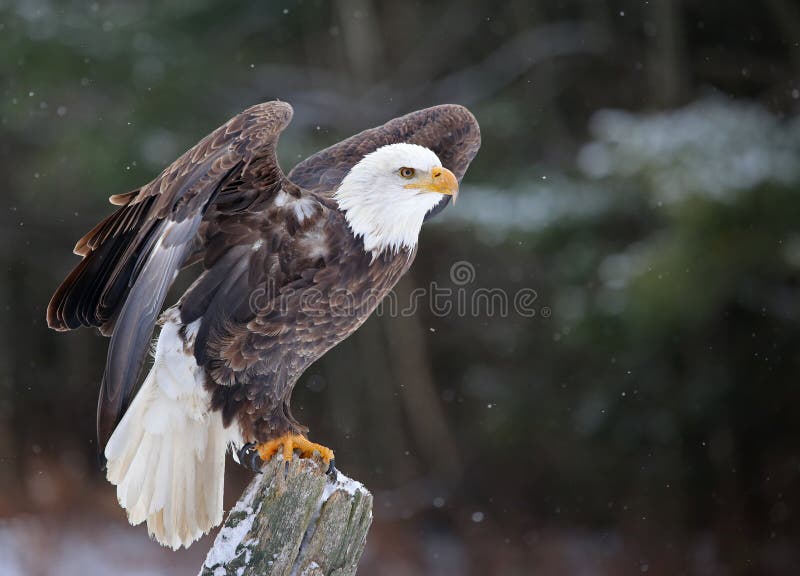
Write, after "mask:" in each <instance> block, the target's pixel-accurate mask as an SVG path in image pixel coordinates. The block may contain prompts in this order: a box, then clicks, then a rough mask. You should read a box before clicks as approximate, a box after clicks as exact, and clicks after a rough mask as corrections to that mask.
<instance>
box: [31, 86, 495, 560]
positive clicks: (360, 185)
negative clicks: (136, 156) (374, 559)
mask: <svg viewBox="0 0 800 576" xmlns="http://www.w3.org/2000/svg"><path fill="white" fill-rule="evenodd" d="M292 114H293V111H292V107H291V106H290V105H289V104H287V103H285V102H267V103H264V104H259V105H256V106H253V107H251V108H248V109H247V110H245V111H244V112H242V113H241V114H239V115H237V116H235V117H234V118H232V119H231V120H229V121H228V122H227V123H226V124H224V125H223V126H221V127H220V128H218V129H217V130H215V131H214V132H212V133H211V134H209V135H208V136H206V137H205V138H203V139H202V140H201V141H200V142H198V143H197V145H195V146H194V147H193V148H191V149H190V150H189V151H187V152H186V153H185V154H183V156H181V157H180V158H178V159H177V160H176V161H175V162H174V163H173V164H171V165H170V166H169V167H168V168H166V169H165V170H164V171H163V172H162V173H161V174H160V175H159V176H158V177H157V178H156V179H155V180H153V181H152V182H150V183H149V184H146V185H144V186H142V187H141V188H139V189H136V190H133V191H132V192H128V193H127V194H118V195H114V196H111V198H110V201H111V203H112V204H115V205H117V206H119V208H118V209H117V211H116V212H114V213H113V214H111V215H110V216H108V217H107V218H105V219H104V220H103V221H101V222H100V223H99V224H97V226H95V227H94V228H93V229H92V230H91V231H90V232H89V233H88V234H86V235H85V236H84V237H83V238H81V239H80V240H79V241H78V243H77V245H76V246H75V253H76V254H78V255H80V256H82V257H83V259H82V260H81V262H80V263H79V264H78V265H77V266H76V267H75V269H74V270H73V271H72V272H71V273H70V274H69V276H67V278H66V279H65V280H64V282H63V283H62V284H61V286H60V287H59V288H58V289H57V290H56V292H55V295H54V296H53V298H52V300H51V301H50V304H49V306H48V309H47V322H48V324H49V326H50V327H51V328H54V329H55V330H71V329H74V328H77V327H80V326H96V327H99V329H100V331H101V332H102V333H103V334H104V335H107V336H110V337H111V341H110V344H109V350H108V358H107V361H106V367H105V372H104V374H103V381H102V384H101V387H100V397H99V401H98V406H97V436H98V444H99V447H100V449H101V450H102V451H103V452H102V454H103V456H104V458H105V461H106V466H107V477H108V480H109V481H110V482H111V483H113V484H115V485H116V486H117V497H118V499H119V502H120V504H121V506H122V507H123V508H125V510H126V511H127V514H128V519H129V520H130V522H131V524H134V525H135V524H139V523H141V522H143V521H146V522H147V527H148V531H149V533H150V535H151V536H152V537H154V538H155V539H156V540H157V541H158V542H160V543H161V544H163V545H165V546H169V547H171V548H173V549H177V548H179V547H180V546H187V547H188V546H189V545H190V544H191V543H192V542H193V541H195V540H196V539H198V538H199V537H201V536H202V535H203V534H204V533H207V532H208V531H209V530H210V529H211V528H213V527H214V526H216V525H217V524H219V523H220V522H221V520H222V494H223V476H224V470H225V454H226V451H227V450H228V449H229V448H231V447H232V448H233V449H234V454H238V455H239V456H241V457H242V458H245V457H246V458H250V459H251V462H255V461H257V463H258V464H260V463H261V462H262V461H263V460H267V459H269V458H271V457H272V456H273V455H275V454H281V455H283V457H284V459H287V460H288V459H291V458H292V457H293V454H294V451H295V450H297V451H298V452H299V453H300V456H301V457H303V456H311V455H312V454H313V453H314V452H315V451H316V452H319V454H320V455H321V457H322V459H323V460H324V461H325V462H326V463H328V462H331V461H332V460H333V452H332V451H331V450H330V449H328V448H326V447H324V446H321V445H319V444H314V443H312V442H310V441H309V440H308V439H307V436H306V435H307V431H308V430H307V428H305V427H304V426H302V425H301V424H299V423H298V422H297V421H296V420H295V419H294V418H293V416H292V413H291V410H290V400H291V395H292V389H293V388H294V385H295V382H297V380H298V378H299V377H300V376H301V375H302V374H303V372H304V371H305V370H306V369H307V368H308V367H309V365H311V364H312V363H313V362H314V361H315V360H317V359H318V358H319V357H321V356H322V355H323V354H325V352H327V351H328V350H330V349H331V348H332V347H334V346H336V344H338V343H339V342H341V341H342V340H343V339H344V338H346V337H347V336H349V335H350V334H352V333H353V332H354V331H355V330H356V329H357V328H358V327H359V326H360V325H361V324H362V323H363V322H364V321H365V320H366V319H367V317H368V316H369V315H370V314H371V313H372V311H373V310H374V309H375V307H376V306H377V305H378V303H379V302H380V300H381V299H382V298H383V297H384V296H385V295H386V294H387V293H388V292H389V290H391V289H392V287H393V286H394V285H395V284H396V283H397V281H398V280H399V279H400V277H401V276H402V275H403V274H404V273H405V272H406V271H407V270H408V268H409V266H410V265H411V263H412V261H413V260H414V256H415V254H416V250H417V239H418V236H419V232H420V228H421V226H422V223H423V221H424V220H426V219H427V218H429V217H430V216H431V215H433V214H435V213H437V212H438V211H440V210H442V209H443V208H444V207H445V206H446V205H447V203H448V202H449V200H450V199H451V198H455V196H456V193H457V191H458V184H459V181H460V180H461V178H462V177H463V176H464V173H465V172H466V170H467V167H468V166H469V163H470V162H471V161H472V159H473V158H474V157H475V155H476V154H477V152H478V148H479V146H480V131H479V128H478V124H477V122H476V120H475V118H474V117H473V116H472V114H470V112H469V111H468V110H466V109H465V108H463V107H461V106H456V105H443V106H436V107H433V108H428V109H425V110H420V111H417V112H413V113H411V114H408V115H406V116H403V117H400V118H396V119H394V120H392V121H390V122H388V123H386V124H384V125H383V126H380V127H377V128H373V129H370V130H366V131H364V132H361V133H360V134H356V135H355V136H352V137H350V138H348V139H347V140H344V141H342V142H340V143H338V144H336V145H334V146H331V147H330V148H327V149H325V150H322V151H321V152H318V153H317V154H314V155H313V156H311V157H309V158H307V159H306V160H304V161H303V162H301V163H300V164H298V165H297V166H295V167H294V169H293V170H292V171H291V172H290V173H289V174H288V175H284V173H283V172H282V171H281V169H280V167H279V166H278V162H277V158H276V154H275V149H276V145H277V141H278V137H279V135H280V133H281V132H282V131H283V130H284V129H285V128H286V127H287V125H288V124H289V122H290V120H291V118H292ZM196 263H200V266H199V268H201V270H202V271H201V272H200V273H199V276H198V277H197V278H196V280H195V281H194V283H193V284H192V285H191V286H190V287H189V289H188V290H187V291H186V292H185V293H184V294H183V296H182V297H181V298H180V299H179V300H178V302H177V303H176V304H175V305H174V306H172V307H170V308H168V309H166V310H165V311H164V312H163V313H162V314H160V316H159V313H160V312H161V309H162V305H163V303H164V299H165V297H166V294H167V291H168V289H169V287H170V285H171V284H172V282H173V281H174V280H175V277H176V276H177V275H178V272H179V271H180V270H181V269H182V268H185V267H187V266H189V265H191V264H196ZM157 322H158V323H160V325H161V331H160V333H159V336H158V340H157V343H156V345H155V351H154V360H153V365H152V368H151V370H150V372H149V374H148V375H147V377H146V378H145V380H144V382H143V383H142V385H141V387H140V388H139V390H138V392H137V393H136V394H135V395H134V394H133V390H134V387H135V384H136V382H137V381H138V376H139V372H140V370H141V368H142V365H143V363H144V360H145V358H146V356H147V353H148V349H149V344H150V338H151V336H152V333H153V330H154V328H155V325H156V323H157Z"/></svg>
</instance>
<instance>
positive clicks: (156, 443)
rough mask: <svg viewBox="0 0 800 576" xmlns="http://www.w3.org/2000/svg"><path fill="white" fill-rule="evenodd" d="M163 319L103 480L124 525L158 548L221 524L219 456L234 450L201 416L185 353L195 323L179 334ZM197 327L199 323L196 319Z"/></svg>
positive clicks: (212, 416) (194, 369) (173, 320)
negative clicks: (142, 528) (142, 530)
mask: <svg viewBox="0 0 800 576" xmlns="http://www.w3.org/2000/svg"><path fill="white" fill-rule="evenodd" d="M165 318H166V321H165V323H164V327H163V328H162V330H161V334H160V335H159V338H158V344H157V346H156V353H155V362H154V364H153V368H152V370H151V371H150V374H149V375H148V376H147V378H146V379H145V381H144V383H143V384H142V387H141V389H140V390H139V392H138V393H137V395H136V397H135V398H134V400H133V402H132V403H131V405H130V407H129V408H128V411H127V412H126V413H125V416H124V417H123V418H122V420H121V421H120V423H119V425H118V426H117V428H116V430H114V434H112V436H111V439H110V440H109V441H108V444H107V445H106V449H105V456H106V459H107V461H108V472H107V477H108V480H109V481H110V482H111V483H112V484H115V485H116V486H117V499H118V500H119V503H120V505H121V506H122V507H123V508H125V510H126V511H127V513H128V520H129V521H130V523H131V524H134V525H135V524H140V523H141V522H144V521H145V520H146V521H147V529H148V532H149V533H150V535H151V536H152V537H154V538H155V539H156V540H158V542H160V543H161V544H163V545H164V546H169V547H170V548H172V549H177V548H179V547H181V546H186V547H188V546H189V545H190V544H191V543H192V542H194V541H195V540H197V539H198V538H200V537H201V536H202V535H203V534H206V533H207V532H208V531H209V530H210V529H211V528H213V527H214V526H216V525H217V524H219V523H220V522H221V521H222V494H223V480H224V476H225V453H226V451H227V449H228V445H229V444H238V443H239V442H240V441H239V439H238V438H237V436H238V434H237V433H236V431H235V429H236V428H237V427H236V426H232V427H231V428H230V429H226V428H225V427H224V426H223V424H222V415H221V414H220V413H219V412H213V411H211V410H209V394H208V392H207V391H206V390H205V389H204V388H203V382H204V375H203V373H202V369H201V368H200V367H199V366H198V365H197V363H196V362H195V359H194V355H193V354H192V352H191V345H192V344H193V340H194V331H195V329H196V327H197V326H196V324H194V323H193V324H192V325H189V326H187V330H186V334H187V338H186V339H187V340H189V342H188V343H187V342H186V341H184V338H183V337H182V336H181V335H180V334H179V328H180V324H179V323H178V319H177V312H176V311H174V310H170V311H168V312H167V313H166V314H165ZM198 322H199V321H198Z"/></svg>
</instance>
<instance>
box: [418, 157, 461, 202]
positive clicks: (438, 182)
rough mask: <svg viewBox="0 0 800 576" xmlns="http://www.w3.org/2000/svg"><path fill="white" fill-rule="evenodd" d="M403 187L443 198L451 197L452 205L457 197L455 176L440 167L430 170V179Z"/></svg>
mask: <svg viewBox="0 0 800 576" xmlns="http://www.w3.org/2000/svg"><path fill="white" fill-rule="evenodd" d="M405 187H406V188H416V189H418V190H420V191H422V192H435V193H437V194H444V195H445V196H452V197H453V203H455V201H456V197H458V179H456V175H455V174H453V173H452V172H450V170H448V169H447V168H443V167H441V166H435V167H434V168H432V169H431V175H430V178H427V179H425V180H423V181H421V182H413V183H411V184H406V185H405Z"/></svg>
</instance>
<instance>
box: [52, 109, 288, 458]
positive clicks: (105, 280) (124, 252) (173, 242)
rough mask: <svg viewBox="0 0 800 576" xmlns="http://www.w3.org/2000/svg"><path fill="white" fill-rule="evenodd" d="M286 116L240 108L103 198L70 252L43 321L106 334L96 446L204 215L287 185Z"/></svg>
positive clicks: (246, 204) (190, 253)
mask: <svg viewBox="0 0 800 576" xmlns="http://www.w3.org/2000/svg"><path fill="white" fill-rule="evenodd" d="M291 118H292V108H291V106H289V104H286V103H284V102H267V103H264V104H259V105H256V106H253V107H251V108H248V109H247V110H245V111H244V112H242V113H241V114H239V115H237V116H235V117H233V118H232V119H231V120H229V121H228V122H227V123H226V124H224V125H223V126H221V127H220V128H218V129H217V130H215V131H214V132H212V133H211V134H209V135H208V136H206V137H205V138H203V139H202V140H201V141H200V142H198V143H197V144H196V145H195V146H194V147H192V148H191V149H189V150H188V151H187V152H186V153H185V154H183V155H182V156H181V157H180V158H178V159H177V160H176V161H175V162H174V163H173V164H171V165H170V166H169V167H167V168H166V169H165V170H164V171H163V172H162V173H161V174H160V175H159V176H158V177H157V178H156V179H155V180H153V181H152V182H150V183H149V184H147V185H145V186H143V187H141V188H139V189H137V190H134V191H132V192H128V193H126V194H117V195H114V196H111V198H110V201H111V203H112V204H114V205H116V206H119V208H118V210H117V211H116V212H114V213H113V214H111V215H110V216H108V217H107V218H105V219H104V220H102V221H101V222H100V223H99V224H97V226H95V227H94V228H92V230H91V231H89V233H87V234H86V235H85V236H83V237H82V238H81V239H80V240H79V241H78V242H77V244H76V245H75V253H76V254H78V255H80V256H83V260H82V261H81V262H80V263H79V264H78V265H77V266H76V268H75V269H74V270H73V271H72V273H70V274H69V276H67V278H66V279H65V281H64V282H63V283H62V284H61V286H59V288H58V289H57V290H56V292H55V294H54V295H53V298H52V299H51V301H50V304H49V305H48V309H47V322H48V324H49V326H50V327H51V328H54V329H56V330H70V329H73V328H77V327H79V326H98V327H100V329H101V331H102V332H103V333H104V334H106V335H111V336H112V338H111V343H110V347H109V353H108V359H107V362H106V370H105V373H104V377H103V384H102V386H101V393H100V400H99V404H98V440H99V444H100V448H101V449H102V447H103V445H104V444H105V442H106V440H107V438H108V437H109V435H110V433H111V432H112V431H113V428H114V426H115V425H116V423H117V422H118V421H119V418H121V416H122V414H123V412H124V410H125V407H126V406H127V403H128V400H129V398H130V395H131V392H132V389H133V386H134V384H135V382H136V380H137V379H138V374H139V370H140V369H141V365H142V364H143V362H144V358H145V356H146V352H147V346H148V341H149V338H150V335H151V333H152V331H153V328H154V326H155V321H156V318H157V315H158V312H159V310H160V309H161V306H162V304H163V300H164V298H165V296H166V293H167V291H168V289H169V287H170V286H171V284H172V282H173V280H174V279H175V276H176V275H177V271H178V270H179V269H180V267H181V266H182V265H183V264H184V263H185V262H186V261H187V259H191V258H194V257H195V256H196V253H197V251H198V250H199V249H200V250H201V249H202V247H201V246H200V247H199V246H198V245H201V244H202V237H200V235H199V234H198V232H199V231H200V230H201V224H202V222H203V220H204V218H206V217H207V216H208V215H209V214H213V216H214V217H218V216H219V215H220V214H221V213H230V212H234V211H237V210H247V209H250V208H253V207H255V206H256V205H258V204H259V202H265V201H268V199H269V197H270V196H272V195H274V193H275V191H276V190H277V189H279V188H280V183H281V181H282V180H283V179H284V178H285V177H284V176H283V172H282V171H281V169H280V167H279V166H278V161H277V157H276V155H275V148H276V145H277V141H278V137H279V135H280V133H281V132H282V131H283V130H284V129H285V128H286V126H287V125H288V124H289V122H290V121H291ZM219 196H222V198H223V199H224V202H223V203H222V204H221V205H220V206H219V207H216V206H215V201H216V199H217V198H218V197H219Z"/></svg>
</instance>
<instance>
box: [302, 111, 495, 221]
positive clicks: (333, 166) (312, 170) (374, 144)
mask: <svg viewBox="0 0 800 576" xmlns="http://www.w3.org/2000/svg"><path fill="white" fill-rule="evenodd" d="M398 142H408V143H410V144H419V145H420V146H425V147H426V148H430V149H431V150H433V151H434V152H435V153H436V155H437V156H438V157H439V160H441V161H442V165H443V166H444V167H445V168H447V169H449V170H450V171H452V172H453V174H455V175H456V178H458V180H459V182H460V181H461V179H462V178H463V177H464V174H465V173H466V171H467V168H468V167H469V164H470V162H472V159H473V158H475V155H476V154H477V153H478V148H480V146H481V131H480V128H479V127H478V121H477V120H476V119H475V117H474V116H473V115H472V113H471V112H470V111H469V110H467V109H466V108H464V107H463V106H459V105H458V104H442V105H440V106H433V107H432V108H425V109H424V110H418V111H416V112H412V113H410V114H406V115H405V116H401V117H399V118H395V119H394V120H390V121H389V122H387V123H386V124H384V125H383V126H378V127H377V128H371V129H369V130H364V131H363V132H360V133H358V134H356V135H354V136H351V137H350V138H348V139H347V140H342V141H341V142H339V143H338V144H334V145H333V146H331V147H329V148H326V149H324V150H322V151H320V152H317V153H316V154H314V155H313V156H309V157H308V158H306V159H305V160H304V161H303V162H301V163H300V164H298V165H297V166H295V167H294V169H292V171H291V172H289V175H288V178H289V180H291V181H292V182H294V183H295V184H297V185H298V186H301V187H303V188H305V189H306V190H310V191H312V192H314V193H316V194H319V195H321V196H326V195H328V196H329V195H331V194H333V192H334V191H335V190H336V187H337V186H338V185H339V184H340V183H341V181H342V179H343V178H344V177H345V175H346V174H347V173H348V172H349V171H350V168H352V167H353V166H354V165H355V164H356V163H357V162H358V161H359V160H361V158H363V157H364V156H365V155H366V154H369V153H370V152H372V151H373V150H376V149H378V148H380V147H381V146H386V145H387V144H395V143H398ZM449 201H450V196H445V197H444V198H443V199H442V201H441V202H440V203H439V204H438V205H436V207H434V208H433V209H432V210H431V211H430V212H429V213H428V216H427V217H430V216H433V215H434V214H437V213H438V212H440V211H441V210H442V209H443V208H444V207H445V206H447V203H448V202H449ZM426 219H427V218H426Z"/></svg>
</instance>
